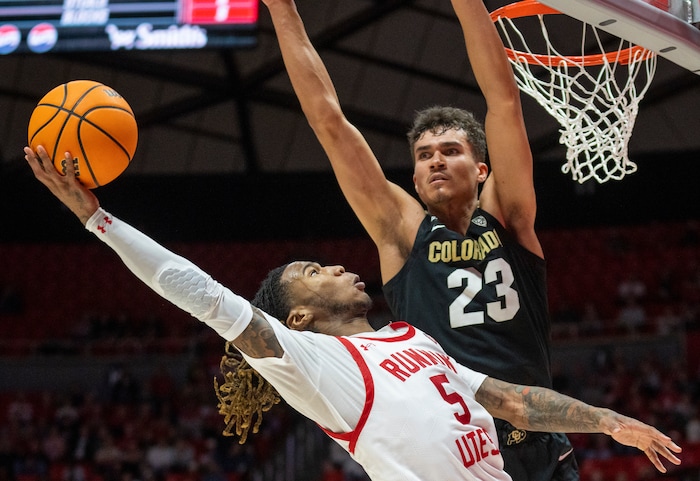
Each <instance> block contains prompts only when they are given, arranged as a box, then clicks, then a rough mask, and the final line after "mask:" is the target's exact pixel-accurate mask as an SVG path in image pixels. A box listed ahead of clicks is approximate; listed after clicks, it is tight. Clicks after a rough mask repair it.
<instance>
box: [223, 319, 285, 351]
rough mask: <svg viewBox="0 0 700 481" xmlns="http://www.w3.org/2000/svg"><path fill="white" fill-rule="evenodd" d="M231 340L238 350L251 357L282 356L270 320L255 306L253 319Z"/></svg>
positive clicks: (280, 347)
mask: <svg viewBox="0 0 700 481" xmlns="http://www.w3.org/2000/svg"><path fill="white" fill-rule="evenodd" d="M232 342H233V345H234V346H236V348H237V349H238V350H240V351H241V352H243V353H245V354H247V355H248V356H250V357H253V358H261V357H282V354H284V350H283V349H282V346H280V343H279V341H278V340H277V336H275V330H274V329H273V328H272V326H271V325H270V321H268V319H267V318H266V317H265V316H264V314H263V313H262V311H261V310H260V309H258V308H256V307H253V319H252V320H251V321H250V323H249V324H248V327H246V328H245V329H244V330H243V332H242V333H241V335H240V336H238V337H237V338H236V339H234V340H233V341H232Z"/></svg>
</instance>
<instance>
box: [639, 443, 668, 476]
mask: <svg viewBox="0 0 700 481" xmlns="http://www.w3.org/2000/svg"><path fill="white" fill-rule="evenodd" d="M644 454H646V455H647V458H649V461H651V464H653V465H654V466H655V467H656V469H658V470H659V471H661V472H662V473H665V472H666V467H665V466H664V465H663V464H662V463H661V460H660V459H659V456H658V454H656V451H654V450H653V449H652V448H647V449H645V450H644Z"/></svg>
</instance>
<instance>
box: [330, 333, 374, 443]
mask: <svg viewBox="0 0 700 481" xmlns="http://www.w3.org/2000/svg"><path fill="white" fill-rule="evenodd" d="M337 339H338V340H339V341H340V342H341V343H342V344H343V346H345V348H346V349H347V350H348V352H349V353H350V355H351V356H352V358H353V359H354V360H355V362H356V363H357V367H359V368H360V372H361V373H362V379H363V381H364V382H365V405H364V406H363V408H362V412H361V413H360V419H359V420H358V421H357V426H355V429H353V430H352V431H349V432H347V433H334V432H332V431H329V430H327V429H324V428H323V427H321V429H323V431H324V432H325V433H326V434H327V435H328V436H330V437H331V438H333V439H340V440H342V441H347V442H348V451H349V452H350V454H353V453H354V452H355V445H356V444H357V438H359V437H360V434H361V433H362V428H364V427H365V424H366V423H367V418H369V413H370V411H372V405H373V404H374V380H373V379H372V374H371V373H370V372H369V368H368V367H367V363H365V360H364V358H363V357H362V354H360V352H359V351H358V350H357V348H356V347H355V346H354V345H353V344H352V343H351V342H350V341H348V340H347V339H344V338H342V337H338V338H337Z"/></svg>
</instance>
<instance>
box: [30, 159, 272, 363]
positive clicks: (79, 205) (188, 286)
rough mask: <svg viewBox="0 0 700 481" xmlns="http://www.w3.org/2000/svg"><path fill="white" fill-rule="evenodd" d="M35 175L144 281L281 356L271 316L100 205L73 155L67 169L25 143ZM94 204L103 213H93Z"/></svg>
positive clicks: (253, 349) (218, 326)
mask: <svg viewBox="0 0 700 481" xmlns="http://www.w3.org/2000/svg"><path fill="white" fill-rule="evenodd" d="M24 154H25V159H26V160H27V163H28V164H29V166H30V167H31V169H32V171H33V172H34V176H35V177H36V178H37V179H38V180H39V182H41V183H42V184H44V185H45V186H46V187H47V188H48V189H49V191H50V192H51V193H52V194H54V195H55V196H56V197H57V198H58V199H59V200H60V201H61V202H63V203H64V204H65V205H66V207H68V208H69V209H70V210H71V211H72V212H73V213H74V214H75V215H76V216H77V217H78V218H79V219H80V221H81V222H82V223H83V225H85V226H86V227H87V228H88V229H89V230H91V231H92V232H94V233H95V234H96V235H98V238H99V239H100V240H101V241H103V242H104V243H105V244H107V245H108V246H109V247H111V248H112V249H113V250H114V251H115V252H116V253H117V254H118V255H119V257H120V258H121V259H122V261H123V262H124V264H125V265H126V267H128V268H129V270H130V271H131V272H132V273H134V275H136V277H138V278H139V279H140V280H141V281H142V282H143V283H144V284H146V285H147V286H149V287H150V288H151V289H153V290H154V291H155V292H156V293H158V294H159V295H161V296H162V297H164V298H165V299H167V300H168V301H170V302H172V303H173V304H175V305H176V306H178V307H179V308H181V309H182V310H184V311H186V312H188V313H190V314H192V315H193V316H194V317H196V318H197V319H199V320H200V321H202V322H204V323H206V324H207V325H208V326H209V327H211V328H212V329H214V330H215V331H216V332H217V333H219V335H220V336H221V337H223V338H224V339H226V340H228V341H232V342H233V344H234V346H236V347H237V348H238V349H240V350H241V351H243V352H245V353H246V354H248V355H249V356H251V357H256V358H261V357H282V354H283V352H284V351H283V350H282V347H281V346H280V344H279V342H277V338H276V336H275V333H274V330H273V329H272V328H271V327H270V324H269V321H268V320H267V318H265V317H264V316H263V315H262V313H261V312H260V311H259V310H257V309H251V306H250V304H249V303H248V301H246V300H245V299H243V298H242V297H240V296H237V295H236V294H234V293H233V292H231V291H230V290H228V289H226V288H225V287H224V286H222V285H221V284H219V283H218V282H216V281H215V280H214V279H212V278H211V276H209V275H208V274H206V273H205V272H203V271H202V270H201V269H199V268H198V267H197V266H196V265H194V264H193V263H192V262H190V261H189V260H187V259H185V258H184V257H181V256H178V255H177V254H175V253H173V252H171V251H169V250H168V249H166V248H165V247H163V246H161V245H160V244H158V243H157V242H155V241H154V240H153V239H151V238H150V237H148V236H146V235H145V234H143V233H142V232H140V231H138V230H137V229H135V228H133V227H132V226H130V225H129V224H127V223H125V222H123V221H121V220H119V219H116V218H114V217H113V216H111V215H109V214H108V213H106V212H104V211H103V210H101V209H99V208H100V203H99V201H98V199H97V197H96V196H95V195H94V194H93V193H92V191H90V190H89V189H87V188H86V187H85V186H83V185H82V184H81V183H80V182H78V180H77V179H76V177H75V169H74V168H73V162H72V157H71V155H70V153H68V152H67V153H66V154H65V158H66V160H67V162H66V174H65V175H62V174H61V173H59V172H58V171H57V170H56V169H55V168H54V166H53V162H52V161H51V159H50V157H49V155H48V153H47V152H46V150H45V149H44V148H43V147H41V146H40V147H38V148H37V151H36V152H34V151H33V150H32V149H31V148H29V147H25V149H24ZM98 210H99V211H100V212H101V213H102V215H99V216H96V215H95V214H96V213H97V212H98Z"/></svg>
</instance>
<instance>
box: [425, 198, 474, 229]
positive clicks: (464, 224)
mask: <svg viewBox="0 0 700 481" xmlns="http://www.w3.org/2000/svg"><path fill="white" fill-rule="evenodd" d="M478 207H479V202H478V201H475V202H473V203H469V205H455V204H454V203H453V204H452V205H450V204H447V203H446V204H442V205H438V206H431V207H429V208H428V212H429V213H430V214H431V215H434V216H435V217H437V218H438V219H440V221H441V222H442V223H443V224H445V227H447V228H448V229H450V230H452V231H455V232H459V233H460V234H462V235H465V234H466V233H467V229H469V222H471V218H472V215H473V214H474V211H475V210H476V209H477V208H478Z"/></svg>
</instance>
